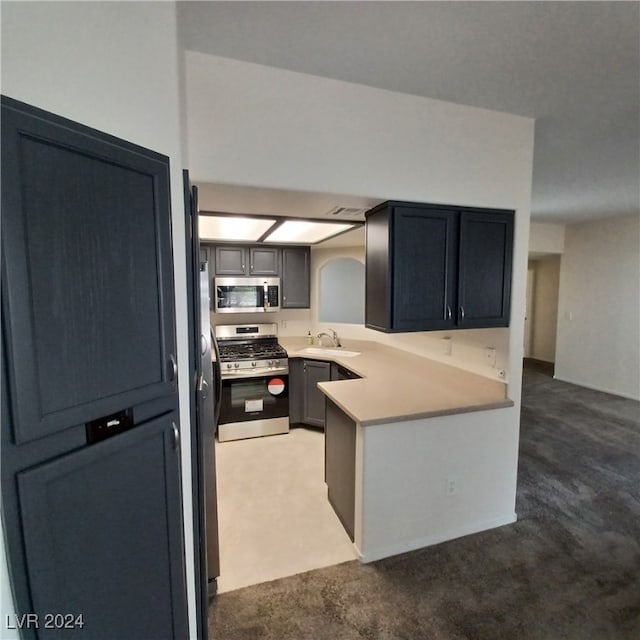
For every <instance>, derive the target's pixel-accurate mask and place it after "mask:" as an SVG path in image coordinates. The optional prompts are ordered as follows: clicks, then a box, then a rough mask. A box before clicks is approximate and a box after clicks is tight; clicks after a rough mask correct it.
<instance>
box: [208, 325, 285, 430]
mask: <svg viewBox="0 0 640 640" xmlns="http://www.w3.org/2000/svg"><path fill="white" fill-rule="evenodd" d="M215 337H216V340H217V342H218V351H219V354H220V355H219V360H220V362H219V364H220V367H219V368H218V370H219V372H220V373H219V375H220V379H221V382H222V393H221V396H220V418H219V421H218V440H219V441H220V442H225V441H227V440H239V439H241V438H255V437H258V436H267V435H275V434H278V433H287V432H288V431H289V361H288V359H287V352H286V351H285V350H284V349H283V348H282V347H281V346H280V345H279V344H278V338H277V325H276V324H251V325H220V326H217V327H215Z"/></svg>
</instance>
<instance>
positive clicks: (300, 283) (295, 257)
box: [280, 247, 310, 309]
mask: <svg viewBox="0 0 640 640" xmlns="http://www.w3.org/2000/svg"><path fill="white" fill-rule="evenodd" d="M309 304H310V251H309V247H284V248H283V249H282V300H281V301H280V306H281V307H282V308H283V309H302V308H308V307H309Z"/></svg>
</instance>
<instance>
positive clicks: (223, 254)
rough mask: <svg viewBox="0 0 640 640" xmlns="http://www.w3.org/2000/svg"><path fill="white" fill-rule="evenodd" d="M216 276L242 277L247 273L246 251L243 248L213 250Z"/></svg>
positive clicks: (222, 247)
mask: <svg viewBox="0 0 640 640" xmlns="http://www.w3.org/2000/svg"><path fill="white" fill-rule="evenodd" d="M215 254H216V275H217V276H244V275H246V273H247V269H246V267H247V260H246V258H247V250H246V248H245V247H225V246H218V247H216V248H215Z"/></svg>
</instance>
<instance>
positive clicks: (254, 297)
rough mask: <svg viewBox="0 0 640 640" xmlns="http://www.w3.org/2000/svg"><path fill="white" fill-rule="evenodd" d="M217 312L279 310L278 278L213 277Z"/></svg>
mask: <svg viewBox="0 0 640 640" xmlns="http://www.w3.org/2000/svg"><path fill="white" fill-rule="evenodd" d="M214 286H215V290H216V294H215V311H216V312H217V313H256V312H263V313H264V312H265V311H280V278H215V280H214Z"/></svg>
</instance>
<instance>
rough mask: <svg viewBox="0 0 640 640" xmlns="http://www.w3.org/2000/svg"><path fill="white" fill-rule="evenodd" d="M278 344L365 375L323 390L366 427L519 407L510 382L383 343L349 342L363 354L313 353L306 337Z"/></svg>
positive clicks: (328, 384)
mask: <svg viewBox="0 0 640 640" xmlns="http://www.w3.org/2000/svg"><path fill="white" fill-rule="evenodd" d="M278 342H279V343H280V344H281V345H282V346H283V347H284V348H285V349H286V351H287V353H288V354H289V357H290V358H305V359H308V360H324V361H329V362H337V363H339V364H341V365H342V366H344V367H346V368H347V369H350V370H351V371H353V372H354V373H357V374H358V375H360V376H362V378H361V379H355V380H336V381H333V382H321V383H319V384H318V388H319V389H320V390H321V391H322V392H323V393H324V394H325V395H326V396H327V397H328V398H330V399H331V400H332V401H333V402H334V403H335V404H336V405H338V407H340V408H341V409H342V410H343V411H344V412H345V413H346V414H347V415H349V416H350V417H351V418H352V419H353V420H355V421H356V422H359V423H360V424H362V425H363V426H366V425H374V424H384V423H387V422H400V421H403V420H415V419H417V418H430V417H435V416H443V415H451V414H456V413H467V412H470V411H483V410H487V409H500V408H503V407H512V406H513V402H512V401H511V400H509V398H507V386H506V384H505V383H504V382H501V381H499V380H491V379H489V378H485V377H483V376H480V375H478V374H475V373H471V372H469V371H465V370H463V369H459V368H457V367H453V366H450V365H447V364H444V363H441V362H436V361H435V360H430V359H429V358H426V357H422V356H418V355H415V354H413V353H409V352H407V351H402V350H400V349H394V348H393V347H388V346H386V345H382V344H379V343H377V342H372V341H364V340H346V342H344V343H343V348H344V349H346V350H350V351H358V352H360V355H357V356H339V355H335V354H332V353H322V354H310V353H308V352H305V351H304V349H305V348H307V347H309V346H310V345H308V344H307V343H306V340H305V338H304V337H300V338H298V337H289V338H288V337H282V336H281V337H280V338H279V339H278ZM313 346H314V347H318V345H317V344H316V345H313Z"/></svg>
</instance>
